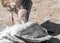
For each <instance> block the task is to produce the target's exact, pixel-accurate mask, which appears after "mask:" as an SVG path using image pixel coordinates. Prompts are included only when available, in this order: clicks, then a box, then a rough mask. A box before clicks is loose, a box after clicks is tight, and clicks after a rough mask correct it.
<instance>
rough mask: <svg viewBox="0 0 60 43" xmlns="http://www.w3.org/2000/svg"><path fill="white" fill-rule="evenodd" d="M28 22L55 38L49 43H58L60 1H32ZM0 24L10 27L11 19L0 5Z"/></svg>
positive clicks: (59, 38)
mask: <svg viewBox="0 0 60 43" xmlns="http://www.w3.org/2000/svg"><path fill="white" fill-rule="evenodd" d="M32 3H33V5H32V7H31V12H30V15H29V21H32V22H37V23H38V24H39V25H41V26H43V27H44V28H46V29H47V30H48V31H52V32H49V34H50V35H52V36H55V38H52V39H51V40H50V41H49V43H60V0H33V1H32ZM0 24H1V26H2V25H4V26H5V25H10V24H11V17H10V15H9V12H7V11H5V10H4V9H3V7H2V6H1V4H0Z"/></svg>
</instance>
